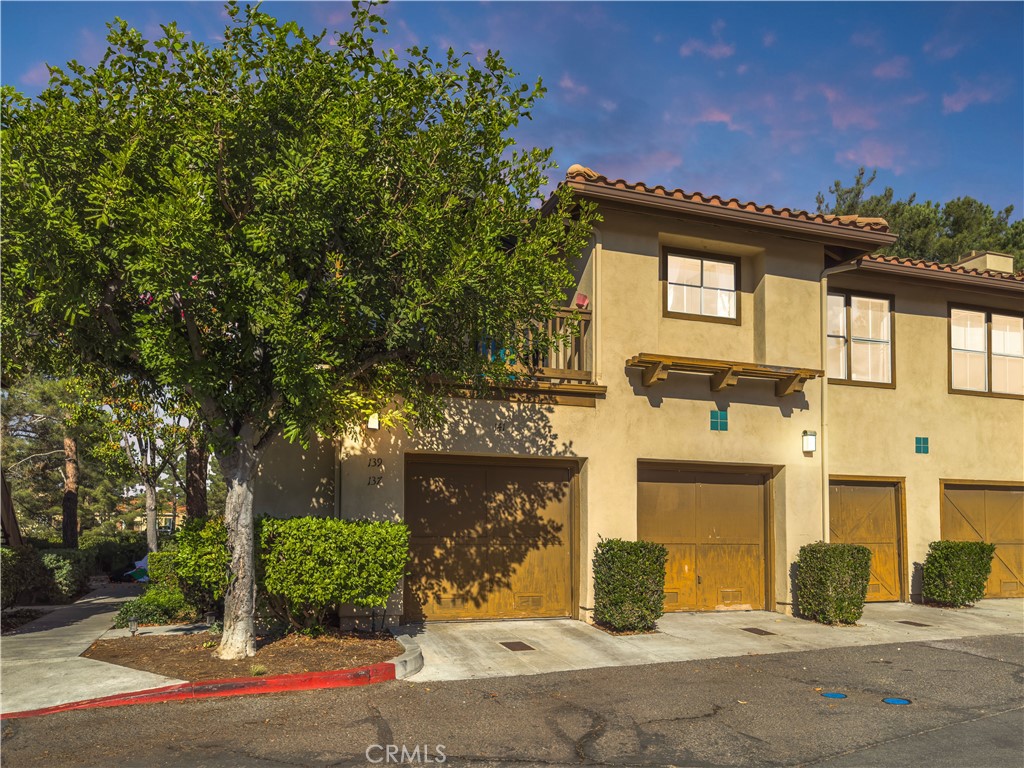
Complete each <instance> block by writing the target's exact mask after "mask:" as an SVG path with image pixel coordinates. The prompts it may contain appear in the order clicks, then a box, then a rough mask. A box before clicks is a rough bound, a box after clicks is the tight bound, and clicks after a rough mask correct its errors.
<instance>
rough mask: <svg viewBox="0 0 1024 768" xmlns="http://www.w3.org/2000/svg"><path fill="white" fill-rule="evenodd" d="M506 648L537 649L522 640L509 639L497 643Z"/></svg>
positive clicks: (517, 649) (514, 649)
mask: <svg viewBox="0 0 1024 768" xmlns="http://www.w3.org/2000/svg"><path fill="white" fill-rule="evenodd" d="M499 645H503V646H505V647H506V648H508V649H509V650H510V651H535V650H537V649H536V648H534V647H533V646H532V645H527V644H526V643H524V642H523V641H522V640H509V641H508V642H504V643H499Z"/></svg>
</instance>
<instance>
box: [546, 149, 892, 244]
mask: <svg viewBox="0 0 1024 768" xmlns="http://www.w3.org/2000/svg"><path fill="white" fill-rule="evenodd" d="M565 179H566V181H569V182H577V183H581V184H587V185H594V186H598V187H605V188H608V189H616V190H624V191H629V192H635V193H638V194H639V195H648V196H651V197H661V198H670V199H673V200H679V201H682V202H688V203H697V204H700V205H704V206H708V207H710V208H723V209H727V210H733V211H745V212H748V213H757V214H760V215H763V216H766V217H774V218H776V219H783V220H785V219H789V220H793V221H803V222H811V223H814V224H824V225H829V226H833V227H837V228H841V229H848V230H859V231H864V232H877V233H879V234H887V233H888V232H889V223H888V222H887V221H886V220H885V219H878V218H870V217H865V216H834V215H832V214H827V213H809V212H808V211H802V210H799V209H796V208H780V207H777V206H774V205H759V204H757V203H752V202H747V203H741V202H740V201H739V200H738V199H737V198H735V197H732V198H729V199H728V200H727V199H725V198H722V197H720V196H719V195H705V194H703V193H702V192H686V191H685V190H682V189H671V190H670V189H667V188H666V187H664V186H662V185H660V184H658V185H655V186H650V185H649V184H646V183H644V182H642V181H638V182H628V181H625V180H623V179H615V180H612V179H609V178H608V177H607V176H602V175H601V174H599V173H597V172H596V171H593V170H591V169H590V168H586V167H585V166H582V165H579V164H575V165H571V166H569V170H568V171H566V174H565Z"/></svg>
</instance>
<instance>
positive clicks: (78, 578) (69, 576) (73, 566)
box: [40, 549, 95, 602]
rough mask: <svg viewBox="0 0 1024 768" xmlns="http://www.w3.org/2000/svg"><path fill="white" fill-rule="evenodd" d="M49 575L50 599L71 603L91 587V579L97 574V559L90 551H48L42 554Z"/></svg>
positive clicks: (48, 588) (47, 585) (47, 586)
mask: <svg viewBox="0 0 1024 768" xmlns="http://www.w3.org/2000/svg"><path fill="white" fill-rule="evenodd" d="M40 557H41V559H42V561H43V567H44V568H45V569H46V571H47V574H48V583H47V584H46V588H47V590H48V591H49V597H50V599H52V600H54V601H56V602H64V601H71V600H73V599H74V598H76V597H78V596H79V595H80V594H82V593H83V592H85V591H86V589H87V588H88V587H89V577H90V576H92V574H93V573H94V572H95V559H94V558H93V555H92V553H91V552H89V551H82V550H80V549H47V550H44V551H43V552H41V553H40Z"/></svg>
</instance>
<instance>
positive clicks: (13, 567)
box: [0, 544, 51, 608]
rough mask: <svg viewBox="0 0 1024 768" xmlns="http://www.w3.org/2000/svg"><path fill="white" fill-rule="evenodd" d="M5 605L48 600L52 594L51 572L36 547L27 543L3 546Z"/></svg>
mask: <svg viewBox="0 0 1024 768" xmlns="http://www.w3.org/2000/svg"><path fill="white" fill-rule="evenodd" d="M0 552H2V553H3V554H2V555H0V556H2V557H3V573H2V578H3V584H2V588H3V607H4V608H9V607H10V606H12V605H16V604H18V603H25V602H36V601H37V599H43V600H47V599H49V596H50V591H51V590H50V584H51V578H50V574H49V573H48V572H47V570H46V567H45V566H44V565H43V559H42V557H40V555H39V552H37V551H36V549H35V548H34V547H30V546H28V545H26V544H23V545H21V546H17V547H2V548H0Z"/></svg>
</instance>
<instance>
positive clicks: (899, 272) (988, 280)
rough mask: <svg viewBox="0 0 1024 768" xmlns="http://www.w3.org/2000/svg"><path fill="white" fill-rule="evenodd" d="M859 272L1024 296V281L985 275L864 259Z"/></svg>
mask: <svg viewBox="0 0 1024 768" xmlns="http://www.w3.org/2000/svg"><path fill="white" fill-rule="evenodd" d="M856 271H857V272H862V271H863V272H874V273H878V274H882V275H887V276H889V277H898V278H907V279H909V280H915V281H919V280H937V281H939V282H944V283H947V284H953V285H954V286H956V287H959V288H965V289H974V290H982V291H992V290H997V291H1005V292H1007V293H1011V294H1024V281H1020V280H1012V279H1003V278H999V277H986V276H983V275H965V274H961V273H957V272H942V271H939V270H933V269H922V268H921V267H913V266H909V265H906V264H886V263H879V262H877V261H866V260H864V258H863V257H862V258H861V259H860V260H859V261H858V263H857V270H856Z"/></svg>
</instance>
